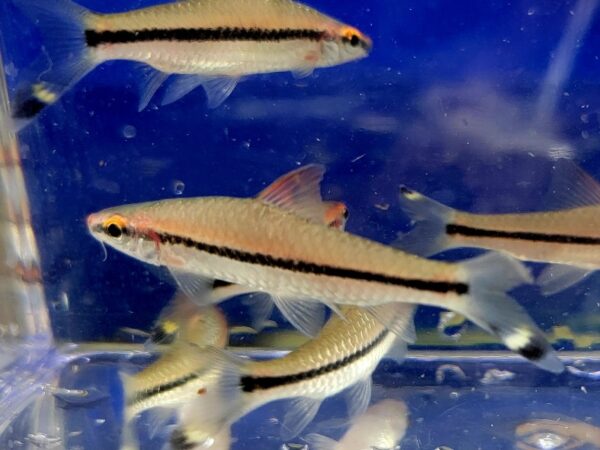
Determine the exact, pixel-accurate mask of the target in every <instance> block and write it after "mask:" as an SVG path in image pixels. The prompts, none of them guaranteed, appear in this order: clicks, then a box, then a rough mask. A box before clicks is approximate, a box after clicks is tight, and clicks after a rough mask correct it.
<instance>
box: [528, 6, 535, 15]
mask: <svg viewBox="0 0 600 450" xmlns="http://www.w3.org/2000/svg"><path fill="white" fill-rule="evenodd" d="M535 12H536V11H535V8H529V9H528V10H527V15H528V16H533V15H534V14H535Z"/></svg>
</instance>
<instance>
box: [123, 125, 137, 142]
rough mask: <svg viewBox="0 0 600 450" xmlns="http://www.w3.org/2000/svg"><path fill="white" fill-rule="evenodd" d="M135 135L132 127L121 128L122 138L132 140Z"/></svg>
mask: <svg viewBox="0 0 600 450" xmlns="http://www.w3.org/2000/svg"><path fill="white" fill-rule="evenodd" d="M136 135H137V129H136V128H135V127H134V126H133V125H125V126H124V127H123V137H124V138H125V139H133V138H134V137H135V136H136Z"/></svg>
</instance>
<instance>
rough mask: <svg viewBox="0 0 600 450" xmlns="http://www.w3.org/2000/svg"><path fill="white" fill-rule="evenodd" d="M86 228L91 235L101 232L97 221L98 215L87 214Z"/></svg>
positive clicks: (100, 226)
mask: <svg viewBox="0 0 600 450" xmlns="http://www.w3.org/2000/svg"><path fill="white" fill-rule="evenodd" d="M85 221H86V224H87V228H88V230H89V231H90V233H92V234H97V233H100V232H101V231H102V224H101V223H100V220H98V214H89V215H88V216H87V217H86V219H85Z"/></svg>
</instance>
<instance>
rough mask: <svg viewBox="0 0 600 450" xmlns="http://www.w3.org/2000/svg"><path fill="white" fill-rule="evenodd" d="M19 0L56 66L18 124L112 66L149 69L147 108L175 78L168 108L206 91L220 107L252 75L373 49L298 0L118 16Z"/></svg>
mask: <svg viewBox="0 0 600 450" xmlns="http://www.w3.org/2000/svg"><path fill="white" fill-rule="evenodd" d="M13 1H14V2H15V3H16V5H17V6H18V7H19V8H20V9H21V10H23V12H24V13H26V14H27V15H29V16H31V17H32V18H33V19H34V20H35V22H36V23H37V24H39V25H40V27H42V32H45V33H46V34H47V36H48V38H49V39H48V43H47V45H46V46H45V47H44V49H45V53H46V54H47V58H46V59H45V60H44V62H45V63H46V66H48V61H47V60H48V59H49V60H50V66H49V67H43V62H40V63H39V64H38V65H41V66H42V67H40V68H39V69H37V68H35V69H34V68H32V69H30V70H29V72H31V73H32V74H34V75H29V76H27V78H31V80H29V79H28V80H26V81H23V82H22V83H21V87H20V88H19V89H18V90H17V95H16V96H15V101H14V108H13V113H12V115H13V117H14V118H15V119H17V120H29V119H32V118H34V117H35V116H36V115H38V114H39V113H40V112H41V111H42V110H44V108H45V107H46V106H48V105H50V104H52V103H54V102H56V101H58V99H59V98H60V96H61V95H62V93H63V92H65V91H66V90H67V89H68V88H69V87H70V86H72V85H73V84H75V83H76V82H77V81H79V80H80V79H81V78H83V77H84V76H85V75H86V74H87V73H88V72H90V71H91V70H93V69H94V68H95V67H96V66H98V65H100V64H102V63H104V62H106V61H112V60H129V61H135V62H137V63H139V64H140V65H141V66H142V67H143V69H142V70H140V71H139V72H140V73H141V75H142V77H141V78H142V81H141V83H140V84H141V99H140V105H139V110H140V111H141V110H143V109H144V108H145V107H146V106H147V105H148V103H149V102H150V100H151V99H152V97H153V96H154V95H155V94H156V92H157V91H158V89H159V88H160V87H161V85H162V84H163V83H165V82H166V81H167V78H169V77H170V80H169V82H168V86H167V88H166V91H165V93H164V97H163V99H162V103H163V104H169V103H172V102H175V101H177V100H178V99H180V98H181V97H183V96H185V95H186V94H187V93H189V92H191V91H192V90H194V89H195V88H197V87H199V86H203V87H204V90H205V92H206V96H207V99H208V106H209V107H210V108H216V107H217V106H219V105H220V104H221V103H223V102H224V101H225V100H226V99H227V97H228V96H229V95H230V94H231V93H232V92H233V90H234V89H235V86H236V84H237V83H238V81H239V80H240V79H242V78H243V77H245V76H249V75H256V74H266V73H273V72H287V71H291V72H293V73H294V74H295V75H296V76H297V77H303V76H308V75H310V74H311V73H312V71H313V70H314V69H316V68H325V67H332V66H336V65H339V64H343V63H346V62H350V61H354V60H358V59H361V58H364V57H366V56H367V55H368V54H369V52H370V50H371V46H372V42H371V39H370V38H369V37H367V36H366V35H364V34H363V33H362V32H360V31H359V30H358V29H356V28H354V27H352V26H350V25H346V24H344V23H342V22H340V21H338V20H336V19H334V18H331V17H328V16H327V15H325V14H322V13H320V12H319V11H317V10H316V9H313V8H311V7H309V6H307V5H304V4H302V3H298V2H295V1H292V0H179V1H176V2H170V3H165V4H159V5H155V6H149V7H145V8H140V9H135V10H131V11H128V12H123V13H117V14H100V13H96V12H93V11H89V10H87V9H85V8H83V7H82V6H80V5H78V4H76V3H73V2H72V1H71V0H54V1H52V2H40V1H38V0H13Z"/></svg>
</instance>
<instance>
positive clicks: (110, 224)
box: [103, 216, 126, 239]
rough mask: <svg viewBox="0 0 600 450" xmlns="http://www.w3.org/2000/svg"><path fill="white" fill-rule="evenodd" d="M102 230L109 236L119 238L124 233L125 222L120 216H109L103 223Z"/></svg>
mask: <svg viewBox="0 0 600 450" xmlns="http://www.w3.org/2000/svg"><path fill="white" fill-rule="evenodd" d="M103 228H104V232H105V233H106V234H108V235H109V236H110V237H111V238H114V239H120V238H121V237H122V236H123V234H125V228H126V223H125V221H124V220H123V218H122V217H120V216H115V217H111V218H110V219H108V220H107V221H106V222H105V223H104V225H103Z"/></svg>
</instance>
